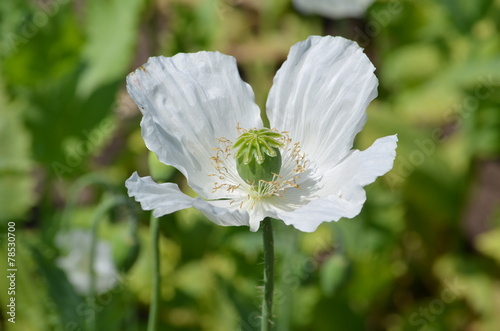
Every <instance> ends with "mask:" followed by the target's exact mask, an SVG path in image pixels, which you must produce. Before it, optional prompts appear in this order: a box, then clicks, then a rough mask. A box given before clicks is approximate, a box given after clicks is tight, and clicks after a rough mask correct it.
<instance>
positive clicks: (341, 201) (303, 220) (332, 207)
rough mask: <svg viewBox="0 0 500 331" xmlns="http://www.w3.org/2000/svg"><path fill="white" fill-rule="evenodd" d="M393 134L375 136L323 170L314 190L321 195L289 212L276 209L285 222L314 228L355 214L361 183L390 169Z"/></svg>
mask: <svg viewBox="0 0 500 331" xmlns="http://www.w3.org/2000/svg"><path fill="white" fill-rule="evenodd" d="M397 140H398V139H397V136H396V135H394V136H387V137H383V138H380V139H377V140H376V141H375V142H374V143H373V144H372V146H370V148H368V149H366V150H364V151H358V150H354V151H352V153H351V154H350V155H349V156H347V157H346V158H345V159H344V160H342V162H340V163H339V164H338V165H337V166H336V167H334V168H333V169H331V170H330V171H328V172H326V173H325V175H324V176H323V178H322V179H321V183H320V184H322V185H323V187H322V189H320V190H319V191H318V192H317V194H319V195H320V196H321V197H320V198H319V199H316V200H313V201H312V202H310V203H309V204H307V205H305V206H304V207H301V208H299V209H297V210H295V211H292V212H277V214H276V217H277V218H280V219H282V220H283V222H285V224H288V225H293V226H294V227H295V228H297V229H298V230H301V231H304V232H312V231H315V230H316V228H317V227H318V226H319V225H320V224H321V223H322V222H329V221H337V220H339V219H340V218H342V217H346V218H353V217H354V216H356V215H358V214H359V212H360V211H361V208H362V207H363V204H364V202H365V200H366V192H365V190H364V189H363V186H366V185H368V184H371V183H373V182H374V181H375V179H376V178H377V177H379V176H382V175H384V174H385V173H387V172H388V171H389V170H391V169H392V166H393V163H394V158H395V157H396V147H397V145H396V142H397Z"/></svg>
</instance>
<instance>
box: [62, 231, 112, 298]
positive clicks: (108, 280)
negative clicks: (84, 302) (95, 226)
mask: <svg viewBox="0 0 500 331" xmlns="http://www.w3.org/2000/svg"><path fill="white" fill-rule="evenodd" d="M91 243H92V233H91V232H90V231H85V230H73V231H71V232H65V233H62V234H59V235H58V236H57V237H56V245H57V246H58V247H59V249H61V250H62V251H63V252H65V253H66V254H64V255H63V256H61V257H58V258H57V260H56V264H57V265H58V266H59V267H60V268H61V269H62V270H64V272H65V273H66V275H67V277H68V280H69V282H70V283H71V284H72V285H73V286H74V288H75V289H76V291H77V292H78V293H79V294H81V295H88V294H89V292H90V274H89V270H90V248H91ZM94 272H95V281H96V282H95V286H96V292H97V293H103V292H106V291H108V290H110V289H112V288H113V287H114V286H115V285H116V283H117V281H118V271H117V270H116V268H115V265H114V263H113V257H112V253H111V246H110V245H109V244H108V243H107V242H104V241H101V240H98V241H97V243H96V250H95V258H94Z"/></svg>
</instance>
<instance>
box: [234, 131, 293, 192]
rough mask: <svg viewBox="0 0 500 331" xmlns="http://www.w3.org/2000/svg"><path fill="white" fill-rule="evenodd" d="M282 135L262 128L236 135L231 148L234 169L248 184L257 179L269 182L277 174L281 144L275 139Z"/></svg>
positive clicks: (257, 180) (255, 182) (254, 182)
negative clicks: (235, 150)
mask: <svg viewBox="0 0 500 331" xmlns="http://www.w3.org/2000/svg"><path fill="white" fill-rule="evenodd" d="M281 137H282V135H281V134H280V133H278V132H275V131H271V130H270V129H267V128H264V129H259V130H249V131H247V132H245V133H243V134H242V135H241V136H239V137H238V139H237V140H236V143H235V144H234V145H233V148H235V149H238V151H237V152H236V155H235V158H236V169H237V170H238V174H239V175H240V177H241V178H242V179H243V180H244V181H246V182H247V183H249V184H252V185H254V184H257V183H258V182H259V181H266V182H270V181H272V180H273V179H275V175H279V172H280V169H281V154H280V151H279V149H278V148H279V147H282V146H283V144H282V143H281V142H279V141H277V139H279V138H281Z"/></svg>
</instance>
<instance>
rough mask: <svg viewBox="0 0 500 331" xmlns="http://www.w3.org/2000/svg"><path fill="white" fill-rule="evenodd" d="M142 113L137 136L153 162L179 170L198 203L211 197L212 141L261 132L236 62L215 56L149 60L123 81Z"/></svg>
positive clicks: (201, 54)
mask: <svg viewBox="0 0 500 331" xmlns="http://www.w3.org/2000/svg"><path fill="white" fill-rule="evenodd" d="M127 89H128V92H129V94H130V96H131V97H132V99H134V101H135V103H136V104H137V106H138V107H139V109H140V110H141V112H142V114H143V119H142V121H141V127H142V135H143V138H144V141H145V143H146V146H147V147H148V148H149V149H150V150H152V151H153V152H155V153H156V155H157V156H158V159H159V160H160V161H161V162H163V163H165V164H168V165H172V166H174V167H176V168H177V169H179V170H180V171H181V172H182V173H183V174H184V176H185V177H186V178H187V179H188V183H189V186H191V188H193V190H195V191H196V192H197V193H198V194H200V195H201V196H203V197H204V198H217V197H219V195H220V193H213V192H212V189H213V186H214V182H215V180H216V179H215V178H214V177H210V176H209V175H210V174H211V173H213V172H214V169H213V167H212V166H211V160H210V157H211V156H213V148H214V147H217V146H218V141H217V139H218V138H227V139H230V140H233V141H234V140H235V139H236V137H237V135H238V132H237V130H236V128H237V126H238V125H240V126H241V127H243V128H254V127H258V128H260V127H262V120H261V118H260V110H259V108H258V107H257V105H256V104H255V101H254V95H253V92H252V89H251V88H250V86H249V85H248V84H246V83H245V82H243V81H242V80H241V78H240V76H239V74H238V69H237V67H236V60H235V59H234V58H233V57H231V56H227V55H223V54H220V53H216V52H199V53H192V54H184V53H180V54H177V55H175V56H173V57H171V58H166V57H153V58H150V59H149V60H148V62H147V63H146V64H145V65H144V66H142V67H140V68H139V69H137V70H136V71H135V72H133V73H131V74H130V75H128V77H127Z"/></svg>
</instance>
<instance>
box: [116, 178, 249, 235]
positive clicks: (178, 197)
mask: <svg viewBox="0 0 500 331" xmlns="http://www.w3.org/2000/svg"><path fill="white" fill-rule="evenodd" d="M125 186H126V187H127V189H128V195H129V196H131V197H134V198H135V200H136V201H138V202H139V203H140V204H141V207H142V209H143V210H153V215H154V216H155V217H161V216H163V215H167V214H171V213H174V212H176V211H179V210H182V209H186V208H190V207H194V208H196V209H198V210H200V211H201V212H202V213H203V214H204V215H205V216H206V217H207V218H208V219H209V220H211V221H212V222H214V223H215V224H217V225H223V226H231V225H232V226H239V225H247V226H248V225H249V224H250V223H249V217H248V213H246V212H240V211H239V210H229V209H227V208H222V207H220V206H218V205H217V203H220V202H222V201H213V202H212V201H205V200H203V199H201V198H191V197H189V196H187V195H186V194H184V193H182V192H181V190H180V189H179V187H178V186H177V184H173V183H162V184H158V183H155V182H154V181H153V179H152V178H151V177H149V176H147V177H139V175H138V174H137V172H134V173H133V174H132V176H130V178H129V179H127V181H126V182H125ZM255 231H256V230H255Z"/></svg>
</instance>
